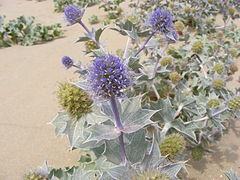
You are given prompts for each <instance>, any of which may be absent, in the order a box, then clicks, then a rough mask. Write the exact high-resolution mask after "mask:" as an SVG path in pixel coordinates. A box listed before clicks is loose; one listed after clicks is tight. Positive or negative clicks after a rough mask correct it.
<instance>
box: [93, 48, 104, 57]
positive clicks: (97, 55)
mask: <svg viewBox="0 0 240 180" xmlns="http://www.w3.org/2000/svg"><path fill="white" fill-rule="evenodd" d="M92 52H93V54H94V55H95V56H96V57H100V56H105V55H106V52H104V51H103V50H102V49H95V50H92Z"/></svg>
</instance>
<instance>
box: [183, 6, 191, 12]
mask: <svg viewBox="0 0 240 180" xmlns="http://www.w3.org/2000/svg"><path fill="white" fill-rule="evenodd" d="M183 10H184V12H185V13H190V12H191V7H190V6H185V7H184V9H183Z"/></svg>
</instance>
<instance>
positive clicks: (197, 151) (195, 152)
mask: <svg viewBox="0 0 240 180" xmlns="http://www.w3.org/2000/svg"><path fill="white" fill-rule="evenodd" d="M191 155H192V159H193V160H194V161H200V160H201V159H202V158H203V156H204V150H203V149H202V148H200V147H195V148H193V149H192V152H191Z"/></svg>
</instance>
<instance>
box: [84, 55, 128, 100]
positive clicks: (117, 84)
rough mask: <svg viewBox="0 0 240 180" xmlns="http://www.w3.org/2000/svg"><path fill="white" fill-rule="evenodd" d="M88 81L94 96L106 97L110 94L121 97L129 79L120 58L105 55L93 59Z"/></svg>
mask: <svg viewBox="0 0 240 180" xmlns="http://www.w3.org/2000/svg"><path fill="white" fill-rule="evenodd" d="M88 82H89V83H90V87H91V90H92V91H93V93H94V94H95V95H96V96H98V97H102V98H105V99H108V98H110V97H111V96H115V97H122V96H123V95H124V93H123V92H124V90H125V89H126V88H127V87H128V86H130V83H131V80H130V76H129V74H128V69H127V66H126V65H125V64H124V63H123V60H122V59H120V58H118V57H116V56H113V55H105V56H101V57H97V58H96V59H94V60H93V65H92V67H90V69H89V74H88Z"/></svg>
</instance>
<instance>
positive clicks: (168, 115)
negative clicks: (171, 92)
mask: <svg viewBox="0 0 240 180" xmlns="http://www.w3.org/2000/svg"><path fill="white" fill-rule="evenodd" d="M150 107H151V108H152V109H154V110H158V112H157V113H156V114H155V115H154V119H155V120H156V121H159V122H161V123H167V122H171V121H173V120H174V116H175V113H176V110H175V109H174V108H173V106H172V104H171V102H170V100H169V99H168V98H167V99H165V100H163V99H160V100H158V101H156V102H151V104H150Z"/></svg>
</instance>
